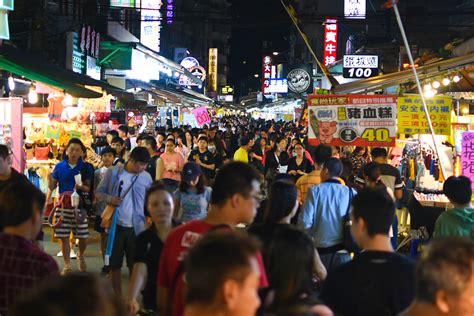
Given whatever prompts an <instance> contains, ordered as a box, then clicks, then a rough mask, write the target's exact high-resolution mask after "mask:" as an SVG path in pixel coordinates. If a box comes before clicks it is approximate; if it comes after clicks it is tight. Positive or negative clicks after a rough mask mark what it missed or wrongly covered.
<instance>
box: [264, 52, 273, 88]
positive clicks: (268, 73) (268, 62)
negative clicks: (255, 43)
mask: <svg viewBox="0 0 474 316" xmlns="http://www.w3.org/2000/svg"><path fill="white" fill-rule="evenodd" d="M271 78H272V57H270V56H263V65H262V92H263V94H270V93H271V91H270V85H271V81H270V79H271Z"/></svg>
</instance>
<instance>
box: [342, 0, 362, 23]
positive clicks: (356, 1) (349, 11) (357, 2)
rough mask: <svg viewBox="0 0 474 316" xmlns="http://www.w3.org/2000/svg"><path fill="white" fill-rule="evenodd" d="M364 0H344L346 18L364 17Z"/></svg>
mask: <svg viewBox="0 0 474 316" xmlns="http://www.w3.org/2000/svg"><path fill="white" fill-rule="evenodd" d="M365 11H366V0H344V17H345V18H346V19H365V14H366V12H365Z"/></svg>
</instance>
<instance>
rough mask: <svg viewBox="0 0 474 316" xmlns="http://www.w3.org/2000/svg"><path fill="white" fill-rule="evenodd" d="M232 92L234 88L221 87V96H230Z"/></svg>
mask: <svg viewBox="0 0 474 316" xmlns="http://www.w3.org/2000/svg"><path fill="white" fill-rule="evenodd" d="M233 92H234V88H232V87H231V86H225V87H222V89H221V93H222V94H232V93H233Z"/></svg>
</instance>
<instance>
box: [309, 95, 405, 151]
mask: <svg viewBox="0 0 474 316" xmlns="http://www.w3.org/2000/svg"><path fill="white" fill-rule="evenodd" d="M396 102H397V98H396V96H393V95H354V94H349V95H312V96H309V97H308V118H309V124H308V139H309V143H310V144H311V145H313V146H316V145H318V144H328V145H332V146H364V147H367V146H370V147H372V146H384V147H394V146H395V138H396V133H397V113H396V110H397V103H396Z"/></svg>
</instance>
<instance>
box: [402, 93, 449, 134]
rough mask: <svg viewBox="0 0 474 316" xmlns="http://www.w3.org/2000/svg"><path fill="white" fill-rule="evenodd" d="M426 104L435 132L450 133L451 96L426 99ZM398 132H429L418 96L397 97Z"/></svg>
mask: <svg viewBox="0 0 474 316" xmlns="http://www.w3.org/2000/svg"><path fill="white" fill-rule="evenodd" d="M426 105H427V106H428V112H429V114H430V118H431V122H432V124H433V129H434V132H435V134H438V135H451V109H452V98H451V97H445V96H439V97H434V98H430V99H426ZM398 133H400V134H410V135H412V134H429V133H430V128H429V125H428V120H427V119H426V115H425V111H424V109H423V104H422V103H421V98H420V96H418V95H405V96H402V97H398Z"/></svg>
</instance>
